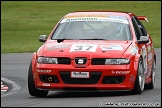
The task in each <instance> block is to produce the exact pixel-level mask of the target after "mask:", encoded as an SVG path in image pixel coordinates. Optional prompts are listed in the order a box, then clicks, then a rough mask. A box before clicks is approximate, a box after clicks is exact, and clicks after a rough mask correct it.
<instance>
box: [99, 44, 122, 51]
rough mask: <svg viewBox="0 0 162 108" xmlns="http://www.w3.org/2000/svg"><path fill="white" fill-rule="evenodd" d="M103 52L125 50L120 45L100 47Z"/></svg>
mask: <svg viewBox="0 0 162 108" xmlns="http://www.w3.org/2000/svg"><path fill="white" fill-rule="evenodd" d="M100 47H101V49H102V50H123V48H122V47H121V46H120V45H100Z"/></svg>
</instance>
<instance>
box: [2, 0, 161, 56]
mask: <svg viewBox="0 0 162 108" xmlns="http://www.w3.org/2000/svg"><path fill="white" fill-rule="evenodd" d="M78 10H119V11H127V12H132V13H134V14H136V15H145V16H147V18H148V20H149V23H145V22H144V25H145V27H146V29H147V31H148V32H149V34H150V35H151V37H152V39H153V42H154V46H155V48H160V47H161V1H2V2H1V53H17V52H34V51H36V50H37V49H38V48H39V47H40V46H41V45H42V43H40V42H39V41H38V38H39V35H41V34H46V35H49V34H50V32H51V30H52V29H53V27H54V26H55V24H56V23H57V22H58V21H59V20H60V18H61V17H63V16H64V15H65V14H67V13H69V12H73V11H78Z"/></svg>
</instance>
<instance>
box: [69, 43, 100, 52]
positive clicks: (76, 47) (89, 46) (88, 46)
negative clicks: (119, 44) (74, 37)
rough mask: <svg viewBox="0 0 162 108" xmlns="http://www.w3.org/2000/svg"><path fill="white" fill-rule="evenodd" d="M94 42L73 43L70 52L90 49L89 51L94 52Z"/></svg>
mask: <svg viewBox="0 0 162 108" xmlns="http://www.w3.org/2000/svg"><path fill="white" fill-rule="evenodd" d="M97 46H98V45H96V44H73V45H72V46H71V49H70V52H73V51H91V52H95V51H96V49H97Z"/></svg>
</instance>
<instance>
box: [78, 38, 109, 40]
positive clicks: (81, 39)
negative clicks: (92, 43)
mask: <svg viewBox="0 0 162 108" xmlns="http://www.w3.org/2000/svg"><path fill="white" fill-rule="evenodd" d="M79 40H107V39H101V38H93V39H79Z"/></svg>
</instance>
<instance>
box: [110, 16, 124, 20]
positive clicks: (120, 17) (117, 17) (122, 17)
mask: <svg viewBox="0 0 162 108" xmlns="http://www.w3.org/2000/svg"><path fill="white" fill-rule="evenodd" d="M108 17H109V18H114V19H122V20H127V18H126V17H124V16H108Z"/></svg>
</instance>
